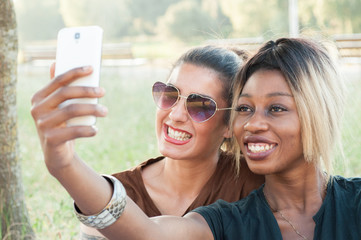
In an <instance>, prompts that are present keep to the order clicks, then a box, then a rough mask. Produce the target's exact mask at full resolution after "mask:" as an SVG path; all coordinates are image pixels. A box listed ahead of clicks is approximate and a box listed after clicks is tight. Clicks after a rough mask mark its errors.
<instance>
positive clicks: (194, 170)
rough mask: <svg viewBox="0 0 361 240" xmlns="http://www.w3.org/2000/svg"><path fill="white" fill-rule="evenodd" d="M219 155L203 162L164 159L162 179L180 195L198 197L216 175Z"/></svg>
mask: <svg viewBox="0 0 361 240" xmlns="http://www.w3.org/2000/svg"><path fill="white" fill-rule="evenodd" d="M218 159H219V155H215V156H212V157H210V158H208V159H203V160H194V159H193V160H173V159H169V158H165V159H164V165H163V170H162V173H161V175H162V177H163V179H164V180H165V181H164V182H165V183H166V184H167V185H168V186H169V187H170V189H172V191H175V192H178V193H179V194H181V195H182V194H191V195H192V194H194V195H198V193H199V192H200V191H201V189H202V188H203V186H204V185H205V184H206V182H207V181H208V180H209V178H210V177H211V176H212V174H213V173H214V171H215V169H216V167H217V163H218Z"/></svg>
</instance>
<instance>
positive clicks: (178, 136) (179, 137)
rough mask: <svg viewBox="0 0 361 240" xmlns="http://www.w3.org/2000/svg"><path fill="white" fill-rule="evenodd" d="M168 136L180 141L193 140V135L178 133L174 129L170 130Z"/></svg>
mask: <svg viewBox="0 0 361 240" xmlns="http://www.w3.org/2000/svg"><path fill="white" fill-rule="evenodd" d="M168 136H169V137H171V138H174V139H176V140H178V141H186V140H188V139H190V138H191V135H189V134H187V133H185V132H180V131H176V130H174V129H172V128H168Z"/></svg>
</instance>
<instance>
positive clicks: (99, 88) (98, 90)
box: [94, 87, 105, 95]
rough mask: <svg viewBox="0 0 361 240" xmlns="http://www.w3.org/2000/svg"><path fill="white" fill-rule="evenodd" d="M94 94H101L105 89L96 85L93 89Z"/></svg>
mask: <svg viewBox="0 0 361 240" xmlns="http://www.w3.org/2000/svg"><path fill="white" fill-rule="evenodd" d="M94 91H95V94H97V95H99V94H103V93H104V92H105V89H104V88H102V87H97V88H95V89H94Z"/></svg>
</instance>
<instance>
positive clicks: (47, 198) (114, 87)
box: [17, 65, 361, 240]
mask: <svg viewBox="0 0 361 240" xmlns="http://www.w3.org/2000/svg"><path fill="white" fill-rule="evenodd" d="M360 68H361V67H360V66H358V68H356V70H355V67H353V68H352V71H356V72H352V71H351V73H350V74H349V77H350V78H351V80H350V81H349V88H350V93H349V95H348V96H349V99H348V103H349V107H348V108H347V109H346V114H347V116H346V118H345V119H346V122H345V131H344V140H345V141H344V145H345V153H346V156H347V159H348V160H349V161H348V162H347V164H346V165H345V166H343V165H340V164H338V165H337V167H336V173H337V174H342V175H346V176H360V175H361V162H360V161H359V160H360V159H361V149H360V147H359V143H360V142H361V141H360V140H361V123H360V119H361V111H359V110H358V109H359V107H360V106H361V96H360V94H359V92H360V90H361V79H360V76H361V74H360V72H361V70H360ZM348 71H349V70H348ZM167 74H168V69H165V68H163V67H159V66H157V67H154V66H149V65H143V66H140V67H139V66H138V67H137V66H128V67H118V68H110V67H104V68H103V69H102V76H101V85H102V86H103V87H105V88H106V91H107V93H106V96H105V97H104V98H103V99H101V100H100V103H101V104H104V105H106V106H107V107H108V108H109V114H108V117H106V118H103V119H98V121H97V126H98V128H99V133H98V135H97V136H96V137H94V138H89V139H80V140H78V141H77V144H76V148H77V152H78V154H79V155H80V156H81V157H82V158H83V159H84V160H85V161H86V162H87V163H88V164H89V165H90V166H92V167H93V168H94V169H95V170H96V171H98V172H99V173H108V174H110V173H114V172H118V171H122V170H125V169H127V168H129V167H132V166H134V165H136V164H137V163H139V162H141V161H144V160H146V159H148V158H150V157H154V156H157V155H158V152H157V147H156V138H155V132H154V113H155V106H154V104H153V101H152V97H151V91H150V89H151V85H152V83H153V82H154V81H157V80H164V79H165V78H166V76H167ZM356 77H358V79H357V78H356ZM47 82H49V76H48V67H33V66H31V65H22V66H20V67H19V77H18V92H17V94H18V98H17V100H18V116H19V123H18V125H19V141H20V152H21V159H22V175H23V180H24V188H25V197H26V201H27V207H28V210H29V216H30V220H31V223H32V226H33V228H34V231H35V232H36V234H37V238H38V239H67V240H68V239H77V234H78V226H79V225H78V221H77V220H76V219H75V216H74V215H73V208H72V200H71V199H70V197H69V196H68V194H67V192H66V191H65V190H64V189H63V188H62V187H61V185H60V184H59V183H58V182H57V181H56V180H55V179H54V178H53V177H51V176H50V174H49V173H48V171H47V170H46V167H45V165H44V162H43V156H42V152H41V149H40V145H39V140H38V137H37V133H36V129H35V127H34V123H33V120H32V118H31V116H30V108H31V106H30V99H31V96H32V95H33V94H34V93H35V92H36V91H37V90H39V89H40V88H42V87H43V86H44V85H45V84H46V83H47Z"/></svg>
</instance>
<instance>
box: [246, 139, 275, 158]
mask: <svg viewBox="0 0 361 240" xmlns="http://www.w3.org/2000/svg"><path fill="white" fill-rule="evenodd" d="M276 147H277V144H275V143H255V142H252V143H246V144H245V148H246V150H247V151H246V154H247V156H248V157H249V158H250V159H251V160H263V159H265V158H266V157H268V156H269V155H270V154H271V153H272V152H273V151H274V150H275V149H276Z"/></svg>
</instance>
